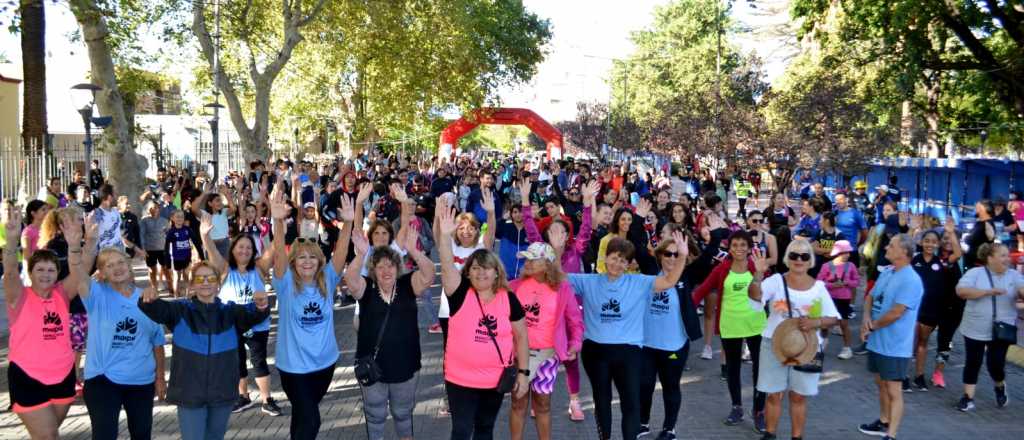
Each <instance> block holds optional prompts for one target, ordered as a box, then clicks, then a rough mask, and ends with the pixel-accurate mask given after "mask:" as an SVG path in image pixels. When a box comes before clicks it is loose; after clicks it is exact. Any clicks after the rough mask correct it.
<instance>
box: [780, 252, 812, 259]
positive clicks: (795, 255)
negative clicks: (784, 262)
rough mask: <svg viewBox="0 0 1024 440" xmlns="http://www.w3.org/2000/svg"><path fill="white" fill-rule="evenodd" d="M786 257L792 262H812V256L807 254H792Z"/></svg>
mask: <svg viewBox="0 0 1024 440" xmlns="http://www.w3.org/2000/svg"><path fill="white" fill-rule="evenodd" d="M786 257H788V258H789V259H790V260H793V261H796V260H800V261H811V254H805V253H798V252H790V253H789V254H788V255H786Z"/></svg>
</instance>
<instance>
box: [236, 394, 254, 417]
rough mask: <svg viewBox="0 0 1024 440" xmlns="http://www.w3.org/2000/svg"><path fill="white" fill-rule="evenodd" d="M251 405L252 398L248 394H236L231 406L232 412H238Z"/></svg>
mask: <svg viewBox="0 0 1024 440" xmlns="http://www.w3.org/2000/svg"><path fill="white" fill-rule="evenodd" d="M250 407H252V399H250V398H249V396H238V400H236V401H235V406H233V407H232V408H231V412H232V413H240V412H242V411H245V410H247V409H249V408H250Z"/></svg>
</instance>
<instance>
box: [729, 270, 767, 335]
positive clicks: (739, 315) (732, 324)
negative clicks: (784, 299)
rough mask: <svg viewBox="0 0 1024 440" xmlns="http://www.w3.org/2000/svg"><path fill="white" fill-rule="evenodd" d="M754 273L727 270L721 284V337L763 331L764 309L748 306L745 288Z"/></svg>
mask: <svg viewBox="0 0 1024 440" xmlns="http://www.w3.org/2000/svg"><path fill="white" fill-rule="evenodd" d="M753 280H754V274H752V273H750V272H744V273H736V272H733V271H731V270H730V271H729V275H726V277H725V283H723V285H722V313H721V315H720V316H721V317H720V318H719V319H721V322H720V323H719V328H720V330H721V333H722V337H723V338H746V337H748V336H754V335H760V334H761V332H762V331H764V326H765V323H767V321H768V319H767V317H765V314H764V310H758V309H755V308H753V307H751V306H750V299H749V297H748V296H747V289H748V288H749V287H750V283H751V281H753Z"/></svg>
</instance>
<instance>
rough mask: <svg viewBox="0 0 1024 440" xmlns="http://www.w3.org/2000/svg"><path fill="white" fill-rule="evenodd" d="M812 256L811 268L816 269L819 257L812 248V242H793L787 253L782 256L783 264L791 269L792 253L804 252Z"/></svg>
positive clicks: (790, 243)
mask: <svg viewBox="0 0 1024 440" xmlns="http://www.w3.org/2000/svg"><path fill="white" fill-rule="evenodd" d="M804 251H806V253H808V254H811V261H809V262H808V263H809V264H810V266H809V267H814V264H815V261H816V260H817V259H818V256H817V255H814V248H812V247H811V242H809V241H807V240H793V241H791V242H789V246H786V253H785V254H783V255H782V263H783V264H785V265H786V267H789V253H790V252H804Z"/></svg>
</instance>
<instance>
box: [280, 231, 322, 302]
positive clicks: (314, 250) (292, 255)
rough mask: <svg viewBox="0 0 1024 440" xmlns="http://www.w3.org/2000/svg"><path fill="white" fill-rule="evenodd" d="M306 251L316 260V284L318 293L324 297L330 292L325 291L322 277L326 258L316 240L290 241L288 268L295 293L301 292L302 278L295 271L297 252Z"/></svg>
mask: <svg viewBox="0 0 1024 440" xmlns="http://www.w3.org/2000/svg"><path fill="white" fill-rule="evenodd" d="M301 252H308V253H309V254H310V255H312V256H313V257H314V258H316V260H317V267H316V286H317V287H318V288H319V289H320V295H322V296H323V297H324V298H327V296H328V295H329V294H330V293H332V292H328V291H327V281H326V280H325V279H324V266H326V265H327V258H325V257H324V253H323V251H321V250H320V246H319V245H317V244H316V242H314V241H311V240H306V241H299V240H295V242H293V243H292V249H291V252H289V253H288V268H289V270H291V271H292V272H293V273H292V282H293V283H294V285H295V294H296V295H298V294H300V293H302V287H303V286H302V280H301V279H299V274H298V273H295V272H296V270H295V260H297V259H298V258H299V253H301Z"/></svg>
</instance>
